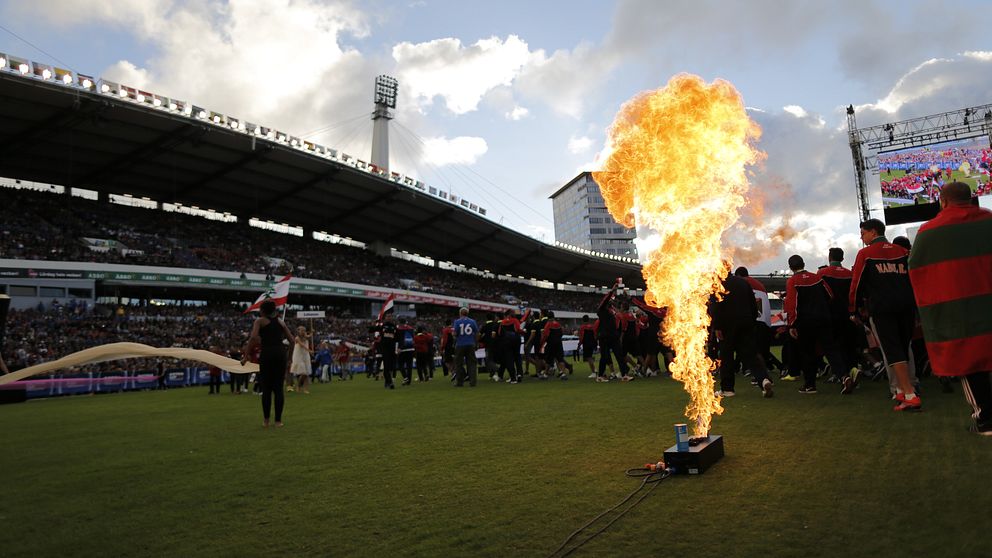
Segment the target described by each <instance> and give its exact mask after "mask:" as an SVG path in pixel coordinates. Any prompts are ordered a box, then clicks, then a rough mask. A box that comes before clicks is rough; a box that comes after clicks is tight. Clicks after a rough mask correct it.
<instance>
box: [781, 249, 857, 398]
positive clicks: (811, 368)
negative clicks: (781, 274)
mask: <svg viewBox="0 0 992 558" xmlns="http://www.w3.org/2000/svg"><path fill="white" fill-rule="evenodd" d="M789 269H790V270H792V277H789V279H788V281H786V283H785V313H786V319H787V320H788V322H789V336H790V337H792V338H793V339H795V340H796V344H795V347H796V350H797V352H798V353H799V358H800V359H801V361H802V368H803V387H802V388H801V389H800V390H799V392H800V393H804V394H812V393H816V375H817V372H818V369H819V363H820V361H821V359H820V356H819V353H818V352H817V350H818V349H819V350H821V351H822V352H823V355H824V356H826V357H827V362H828V363H829V364H830V369H831V370H832V371H834V372H835V373H836V372H837V371H841V373H843V372H844V357H843V354H842V353H841V352H840V349H839V348H838V347H837V346H836V345H835V344H834V336H833V331H832V330H831V328H830V299H831V298H832V297H833V296H834V293H833V291H832V290H831V289H830V285H828V284H827V283H826V282H824V280H823V277H821V276H819V275H816V274H815V273H810V272H808V271H806V262H805V261H803V258H802V257H801V256H799V255H798V254H795V255H792V256H790V257H789ZM845 393H850V392H849V391H847V392H845Z"/></svg>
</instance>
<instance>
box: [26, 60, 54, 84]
mask: <svg viewBox="0 0 992 558" xmlns="http://www.w3.org/2000/svg"><path fill="white" fill-rule="evenodd" d="M52 70H53V68H52V67H51V66H46V65H45V64H39V63H37V62H32V63H31V73H32V74H34V77H36V78H41V79H44V80H49V79H52V76H53V75H55V74H54V73H53V71H52Z"/></svg>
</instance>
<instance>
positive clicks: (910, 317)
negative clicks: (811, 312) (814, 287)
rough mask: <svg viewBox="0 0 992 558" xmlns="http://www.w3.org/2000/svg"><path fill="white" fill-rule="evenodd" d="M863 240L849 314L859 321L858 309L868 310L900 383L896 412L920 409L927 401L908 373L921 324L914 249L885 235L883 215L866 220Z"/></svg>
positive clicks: (887, 361) (853, 276)
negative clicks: (912, 269) (913, 278)
mask: <svg viewBox="0 0 992 558" xmlns="http://www.w3.org/2000/svg"><path fill="white" fill-rule="evenodd" d="M861 241H862V242H864V243H865V247H864V248H862V249H861V251H859V252H858V256H857V258H856V259H855V261H854V269H853V270H852V273H851V292H850V298H849V301H848V312H849V313H850V316H851V318H850V319H851V320H852V321H854V322H855V323H859V322H860V319H859V318H858V316H857V313H856V312H857V311H858V308H859V307H861V306H865V307H866V308H867V309H868V323H869V325H870V326H871V331H872V333H873V334H874V336H875V339H877V340H878V345H879V348H880V349H881V351H882V360H883V362H885V365H886V367H887V368H888V369H889V371H890V372H891V374H892V377H893V378H894V379H895V381H896V385H897V386H898V391H897V392H896V394H895V396H894V398H895V400H896V401H897V402H898V404H897V405H896V406H895V407H894V408H893V410H894V411H919V410H920V409H921V408H922V402H921V400H920V397H919V395H917V393H916V388H915V387H914V386H913V383H912V380H911V379H910V372H909V344H910V343H911V342H912V340H913V329H914V328H915V327H916V301H915V299H914V295H913V287H912V285H911V284H910V282H909V263H908V259H909V253H908V252H907V251H906V249H905V248H903V247H901V246H896V245H895V244H892V243H891V242H889V241H888V240H886V238H885V224H884V223H882V222H881V221H879V220H878V219H869V220H867V221H865V222H863V223H861Z"/></svg>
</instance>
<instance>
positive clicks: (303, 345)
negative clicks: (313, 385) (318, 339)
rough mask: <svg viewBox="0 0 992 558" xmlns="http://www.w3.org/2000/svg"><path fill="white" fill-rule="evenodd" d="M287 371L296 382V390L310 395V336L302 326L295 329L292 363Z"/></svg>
mask: <svg viewBox="0 0 992 558" xmlns="http://www.w3.org/2000/svg"><path fill="white" fill-rule="evenodd" d="M289 371H290V373H291V374H292V375H293V378H294V379H295V380H296V389H297V390H298V391H300V392H302V393H310V335H309V334H307V328H305V327H304V326H299V327H297V328H296V343H295V344H294V345H293V363H292V364H291V365H290V367H289Z"/></svg>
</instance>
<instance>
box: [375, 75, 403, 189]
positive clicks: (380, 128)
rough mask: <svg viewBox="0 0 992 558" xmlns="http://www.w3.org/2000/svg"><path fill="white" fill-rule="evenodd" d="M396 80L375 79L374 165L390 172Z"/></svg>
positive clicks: (388, 78)
mask: <svg viewBox="0 0 992 558" xmlns="http://www.w3.org/2000/svg"><path fill="white" fill-rule="evenodd" d="M396 86H397V83H396V78H393V77H390V76H378V77H376V78H375V111H373V112H372V164H373V165H375V166H376V167H378V168H380V169H382V170H384V171H389V121H390V120H392V119H393V113H391V112H389V109H394V108H396Z"/></svg>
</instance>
